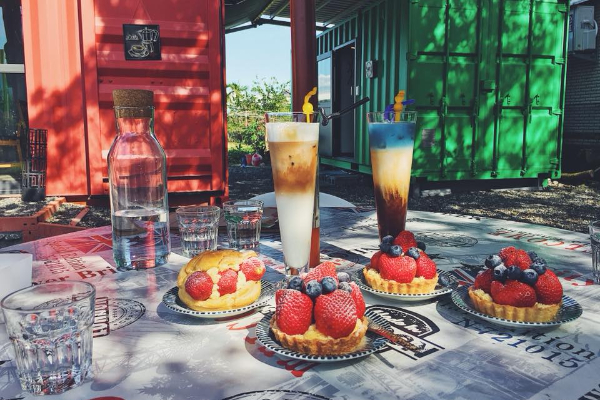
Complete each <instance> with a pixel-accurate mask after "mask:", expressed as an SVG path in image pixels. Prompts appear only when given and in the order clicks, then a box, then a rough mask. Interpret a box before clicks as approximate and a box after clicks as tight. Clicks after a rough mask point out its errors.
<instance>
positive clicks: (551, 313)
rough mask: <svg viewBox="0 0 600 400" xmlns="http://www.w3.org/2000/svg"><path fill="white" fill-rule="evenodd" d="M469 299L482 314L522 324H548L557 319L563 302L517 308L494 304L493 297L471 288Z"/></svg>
mask: <svg viewBox="0 0 600 400" xmlns="http://www.w3.org/2000/svg"><path fill="white" fill-rule="evenodd" d="M468 293H469V297H470V298H471V302H472V303H473V308H475V309H476V310H477V311H479V312H480V313H484V314H488V315H492V316H494V317H497V318H504V319H508V320H511V321H521V322H548V321H552V320H553V319H554V317H556V313H558V310H559V309H560V306H561V304H562V302H560V303H558V304H542V303H535V304H534V305H533V306H531V307H515V306H510V305H505V304H498V303H494V301H493V300H492V297H491V296H490V295H489V294H487V293H486V292H484V291H483V290H481V289H474V288H473V286H471V287H469V290H468Z"/></svg>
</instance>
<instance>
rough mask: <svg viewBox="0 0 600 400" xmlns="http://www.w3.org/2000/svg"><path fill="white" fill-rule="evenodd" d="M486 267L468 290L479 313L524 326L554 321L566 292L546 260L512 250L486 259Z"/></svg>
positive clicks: (508, 249) (509, 248) (506, 248)
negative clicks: (531, 323)
mask: <svg viewBox="0 0 600 400" xmlns="http://www.w3.org/2000/svg"><path fill="white" fill-rule="evenodd" d="M485 266H486V267H487V268H486V269H485V270H483V271H481V272H480V273H479V275H477V277H476V278H475V283H474V284H473V286H471V287H469V290H468V293H469V297H470V298H471V302H472V303H473V307H474V308H475V309H476V310H477V311H479V312H481V313H484V314H489V315H492V316H494V317H498V318H504V319H508V320H513V321H522V322H548V321H551V320H553V319H554V317H555V316H556V313H557V312H558V310H559V309H560V305H561V303H562V295H563V288H562V285H561V283H560V281H559V280H558V278H557V277H556V274H554V272H552V271H551V270H550V269H548V264H547V263H546V261H545V260H544V259H543V258H540V257H538V256H537V254H535V253H534V252H526V251H525V250H520V249H516V248H515V247H512V246H510V247H505V248H503V249H502V250H500V252H499V253H498V254H493V255H491V256H489V257H488V258H486V260H485Z"/></svg>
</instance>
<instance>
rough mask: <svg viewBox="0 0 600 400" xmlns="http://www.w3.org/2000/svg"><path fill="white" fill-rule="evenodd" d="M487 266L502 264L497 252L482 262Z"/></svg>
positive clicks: (493, 266)
mask: <svg viewBox="0 0 600 400" xmlns="http://www.w3.org/2000/svg"><path fill="white" fill-rule="evenodd" d="M483 263H484V264H485V266H486V267H488V268H496V267H497V266H498V265H500V264H502V259H501V258H500V257H499V256H498V255H497V254H492V255H491V256H489V257H488V258H486V259H485V261H484V262H483Z"/></svg>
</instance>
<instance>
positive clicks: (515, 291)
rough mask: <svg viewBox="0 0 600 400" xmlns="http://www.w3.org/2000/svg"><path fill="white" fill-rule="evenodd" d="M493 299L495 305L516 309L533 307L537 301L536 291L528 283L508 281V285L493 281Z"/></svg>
mask: <svg viewBox="0 0 600 400" xmlns="http://www.w3.org/2000/svg"><path fill="white" fill-rule="evenodd" d="M491 292H492V299H494V302H495V303H498V304H505V305H509V306H514V307H531V306H533V305H534V304H535V303H536V301H537V297H536V295H535V290H533V288H532V287H531V286H529V285H528V284H526V283H523V282H519V281H513V280H510V279H509V280H507V281H506V284H503V283H502V282H500V281H492V285H491Z"/></svg>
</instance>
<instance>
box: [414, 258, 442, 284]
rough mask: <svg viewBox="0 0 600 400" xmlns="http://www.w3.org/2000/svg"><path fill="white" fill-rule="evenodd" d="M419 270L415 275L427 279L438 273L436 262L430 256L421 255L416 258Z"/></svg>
mask: <svg viewBox="0 0 600 400" xmlns="http://www.w3.org/2000/svg"><path fill="white" fill-rule="evenodd" d="M416 264H417V272H416V273H415V276H422V277H423V278H425V279H431V278H433V277H434V276H435V274H437V267H436V265H435V262H434V261H433V260H432V259H431V258H429V257H426V256H425V257H419V258H418V259H417V260H416Z"/></svg>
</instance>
